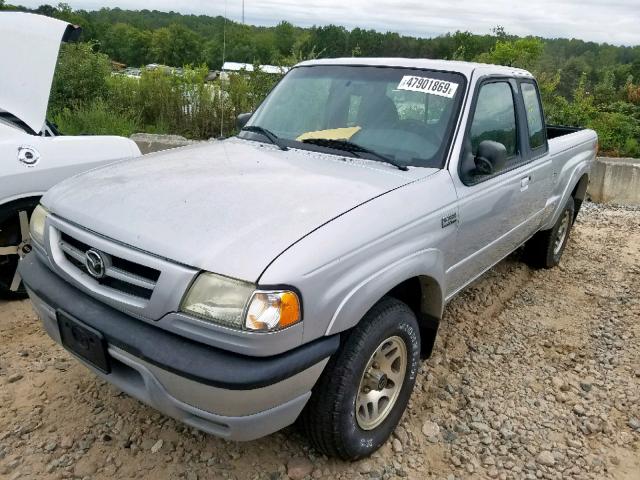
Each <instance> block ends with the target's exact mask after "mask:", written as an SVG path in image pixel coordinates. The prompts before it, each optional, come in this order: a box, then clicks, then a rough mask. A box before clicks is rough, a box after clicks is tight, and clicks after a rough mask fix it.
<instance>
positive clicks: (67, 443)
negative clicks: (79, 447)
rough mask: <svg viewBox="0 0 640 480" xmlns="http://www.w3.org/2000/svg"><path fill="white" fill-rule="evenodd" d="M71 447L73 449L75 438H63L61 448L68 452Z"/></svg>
mask: <svg viewBox="0 0 640 480" xmlns="http://www.w3.org/2000/svg"><path fill="white" fill-rule="evenodd" d="M71 447H73V438H71V437H62V440H60V448H64V449H65V450H68V449H70V448H71Z"/></svg>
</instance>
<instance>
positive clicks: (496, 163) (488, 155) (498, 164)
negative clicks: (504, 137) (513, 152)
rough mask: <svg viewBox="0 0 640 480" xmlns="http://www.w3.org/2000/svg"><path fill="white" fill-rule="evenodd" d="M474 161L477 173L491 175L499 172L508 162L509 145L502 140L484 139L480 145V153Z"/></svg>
mask: <svg viewBox="0 0 640 480" xmlns="http://www.w3.org/2000/svg"><path fill="white" fill-rule="evenodd" d="M474 161H475V164H476V169H475V172H474V174H476V175H491V174H492V173H496V172H499V171H500V170H502V169H503V168H504V166H505V165H506V163H507V147H505V146H504V145H503V144H502V143H500V142H494V141H493V140H483V141H482V142H480V145H478V153H477V154H476V156H475V158H474Z"/></svg>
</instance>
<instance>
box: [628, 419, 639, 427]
mask: <svg viewBox="0 0 640 480" xmlns="http://www.w3.org/2000/svg"><path fill="white" fill-rule="evenodd" d="M627 425H629V427H630V428H632V429H634V430H640V420H639V419H637V418H636V417H631V418H630V419H629V421H628V422H627Z"/></svg>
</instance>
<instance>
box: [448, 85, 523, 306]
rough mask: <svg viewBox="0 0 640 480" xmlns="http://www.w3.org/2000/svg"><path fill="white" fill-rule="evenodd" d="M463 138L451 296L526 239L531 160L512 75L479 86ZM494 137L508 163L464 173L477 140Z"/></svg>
mask: <svg viewBox="0 0 640 480" xmlns="http://www.w3.org/2000/svg"><path fill="white" fill-rule="evenodd" d="M476 92H477V93H476V98H475V104H472V112H473V113H472V115H471V117H470V121H469V127H468V129H467V132H466V138H465V145H466V148H465V150H466V151H465V152H464V153H463V159H462V162H463V165H461V168H460V169H458V171H457V172H451V173H452V175H457V176H458V178H459V179H460V182H461V185H460V187H459V188H458V198H459V211H458V214H459V226H458V235H457V240H456V247H455V260H454V262H453V264H452V265H451V266H450V267H449V269H448V270H447V277H448V279H449V280H448V285H447V294H448V296H451V295H453V294H454V293H455V292H457V291H458V290H460V289H461V288H463V287H464V286H465V285H466V284H468V283H469V282H470V281H472V280H473V279H475V278H476V277H478V276H479V275H481V274H482V273H483V272H484V271H486V270H487V269H489V268H490V267H491V266H493V265H494V264H496V263H498V262H499V261H500V260H502V259H503V258H504V257H506V256H507V255H509V254H510V253H511V252H512V251H514V250H515V249H517V248H518V246H519V245H520V244H521V243H522V242H523V241H524V240H526V238H527V236H528V232H529V231H530V228H529V226H528V223H529V221H530V218H531V216H532V215H533V213H534V210H535V206H534V205H532V204H531V198H530V196H529V195H528V190H529V188H530V185H529V182H530V181H531V175H530V172H529V170H530V168H531V165H530V164H527V163H526V158H527V154H526V151H525V150H524V148H523V146H524V142H523V138H522V133H523V132H522V131H521V130H522V129H521V122H520V120H521V119H520V118H519V117H520V115H519V111H520V109H519V107H518V103H517V100H516V99H517V96H516V95H517V93H516V92H518V90H517V84H516V82H515V81H514V80H513V79H508V78H497V79H496V78H490V79H488V80H486V81H484V82H482V83H481V84H480V86H479V88H478V89H477V90H476ZM484 140H493V141H496V142H499V143H502V144H503V145H505V147H506V149H507V162H506V165H505V167H504V168H503V169H502V170H501V171H498V172H494V173H493V174H491V175H475V174H473V173H472V174H465V173H464V162H465V161H466V162H467V163H468V162H469V161H470V162H473V158H474V157H475V154H476V153H477V149H478V145H479V144H480V142H482V141H484Z"/></svg>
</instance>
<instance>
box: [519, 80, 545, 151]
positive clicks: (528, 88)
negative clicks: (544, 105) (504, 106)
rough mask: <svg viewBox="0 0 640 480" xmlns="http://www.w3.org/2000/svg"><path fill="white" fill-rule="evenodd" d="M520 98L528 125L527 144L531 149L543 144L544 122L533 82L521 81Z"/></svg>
mask: <svg viewBox="0 0 640 480" xmlns="http://www.w3.org/2000/svg"><path fill="white" fill-rule="evenodd" d="M520 90H521V91H522V99H523V100H524V107H525V109H526V111H527V125H528V126H529V145H531V148H532V149H535V148H538V147H541V146H543V145H544V122H543V121H542V111H541V110H540V102H539V101H538V92H537V91H536V87H535V85H534V84H533V83H521V84H520Z"/></svg>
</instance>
